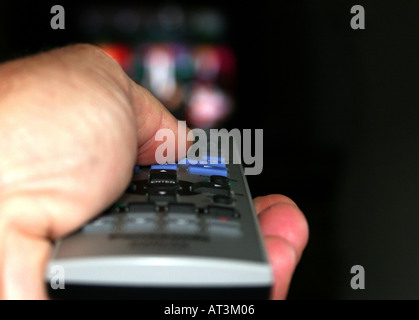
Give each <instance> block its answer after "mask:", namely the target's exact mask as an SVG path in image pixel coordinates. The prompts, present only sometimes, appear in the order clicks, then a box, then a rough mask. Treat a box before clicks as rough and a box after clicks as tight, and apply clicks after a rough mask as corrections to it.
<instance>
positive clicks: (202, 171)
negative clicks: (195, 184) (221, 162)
mask: <svg viewBox="0 0 419 320" xmlns="http://www.w3.org/2000/svg"><path fill="white" fill-rule="evenodd" d="M188 172H189V173H190V174H199V175H203V176H212V175H217V176H224V177H227V169H224V168H218V167H215V166H210V165H194V166H189V167H188Z"/></svg>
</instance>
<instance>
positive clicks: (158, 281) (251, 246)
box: [46, 146, 273, 299]
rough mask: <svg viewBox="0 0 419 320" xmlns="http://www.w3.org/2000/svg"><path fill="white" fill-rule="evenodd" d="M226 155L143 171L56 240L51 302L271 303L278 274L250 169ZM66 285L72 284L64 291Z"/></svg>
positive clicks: (50, 278) (51, 265)
mask: <svg viewBox="0 0 419 320" xmlns="http://www.w3.org/2000/svg"><path fill="white" fill-rule="evenodd" d="M232 149H233V152H236V151H235V150H234V147H233V146H230V149H229V150H228V151H227V152H230V154H229V155H230V156H229V157H228V159H229V160H230V161H229V162H232V161H231V160H232V159H233V157H232V153H231V152H232ZM224 156H225V151H223V150H219V153H218V154H217V155H215V156H214V155H212V156H208V157H207V158H206V160H207V161H208V162H207V164H202V163H198V164H191V163H189V162H188V161H186V162H187V164H180V163H181V162H179V163H177V164H168V165H162V166H151V167H145V166H141V167H140V168H138V167H136V168H135V170H134V175H133V178H132V181H131V184H130V186H129V187H128V189H127V191H126V192H125V193H124V194H123V195H122V196H121V197H120V198H119V199H118V200H117V201H116V203H115V204H114V205H113V206H112V207H111V208H109V209H108V210H106V211H105V212H104V213H102V214H101V215H99V216H98V217H95V218H94V219H93V220H92V221H90V222H89V223H87V224H86V225H85V226H83V227H82V228H81V229H80V230H78V231H76V232H74V233H72V234H70V235H69V236H67V237H65V238H63V239H59V240H57V241H56V243H55V246H54V250H53V253H52V256H51V259H50V261H49V264H48V268H47V271H46V285H47V289H48V293H49V295H50V297H52V298H59V299H66V298H75V299H85V298H86V299H102V298H105V299H106V298H110V299H118V298H123V299H267V298H269V295H270V289H271V286H272V281H273V279H272V270H271V266H270V264H269V263H268V259H267V254H266V251H265V248H264V245H263V239H262V236H261V232H260V230H259V225H258V222H257V217H256V214H255V210H254V207H253V201H252V198H251V195H250V191H249V187H248V185H247V182H246V178H245V175H244V171H243V167H242V166H241V164H233V163H224V162H225V158H224ZM214 159H216V161H214ZM190 162H192V161H190ZM173 169H175V170H173ZM57 266H58V267H59V268H60V269H57V268H56V267H57ZM56 270H62V271H63V274H62V275H63V279H57V274H56V273H55V272H56ZM56 281H58V282H59V281H63V284H64V288H62V286H61V288H60V287H59V286H58V288H56V289H54V288H53V287H54V286H53V285H52V282H56ZM55 287H56V286H55Z"/></svg>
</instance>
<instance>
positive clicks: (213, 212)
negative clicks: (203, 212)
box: [208, 206, 239, 218]
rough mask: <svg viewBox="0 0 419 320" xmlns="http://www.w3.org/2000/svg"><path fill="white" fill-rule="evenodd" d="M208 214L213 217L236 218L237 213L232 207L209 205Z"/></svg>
mask: <svg viewBox="0 0 419 320" xmlns="http://www.w3.org/2000/svg"><path fill="white" fill-rule="evenodd" d="M208 215H209V216H211V217H214V218H218V217H225V218H238V217H239V214H238V212H237V211H236V210H234V209H233V208H226V207H217V206H209V207H208Z"/></svg>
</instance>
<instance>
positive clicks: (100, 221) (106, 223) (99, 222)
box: [83, 217, 117, 233]
mask: <svg viewBox="0 0 419 320" xmlns="http://www.w3.org/2000/svg"><path fill="white" fill-rule="evenodd" d="M116 221H117V218H116V217H101V218H97V219H95V220H93V221H92V222H90V223H89V224H87V225H86V226H85V227H84V228H83V231H84V232H89V233H90V232H92V233H96V232H98V233H100V232H110V231H112V230H113V229H114V228H115V224H116Z"/></svg>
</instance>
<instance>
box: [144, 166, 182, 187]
mask: <svg viewBox="0 0 419 320" xmlns="http://www.w3.org/2000/svg"><path fill="white" fill-rule="evenodd" d="M149 183H150V185H158V184H160V185H176V184H177V172H176V170H166V169H157V170H150V176H149Z"/></svg>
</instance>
